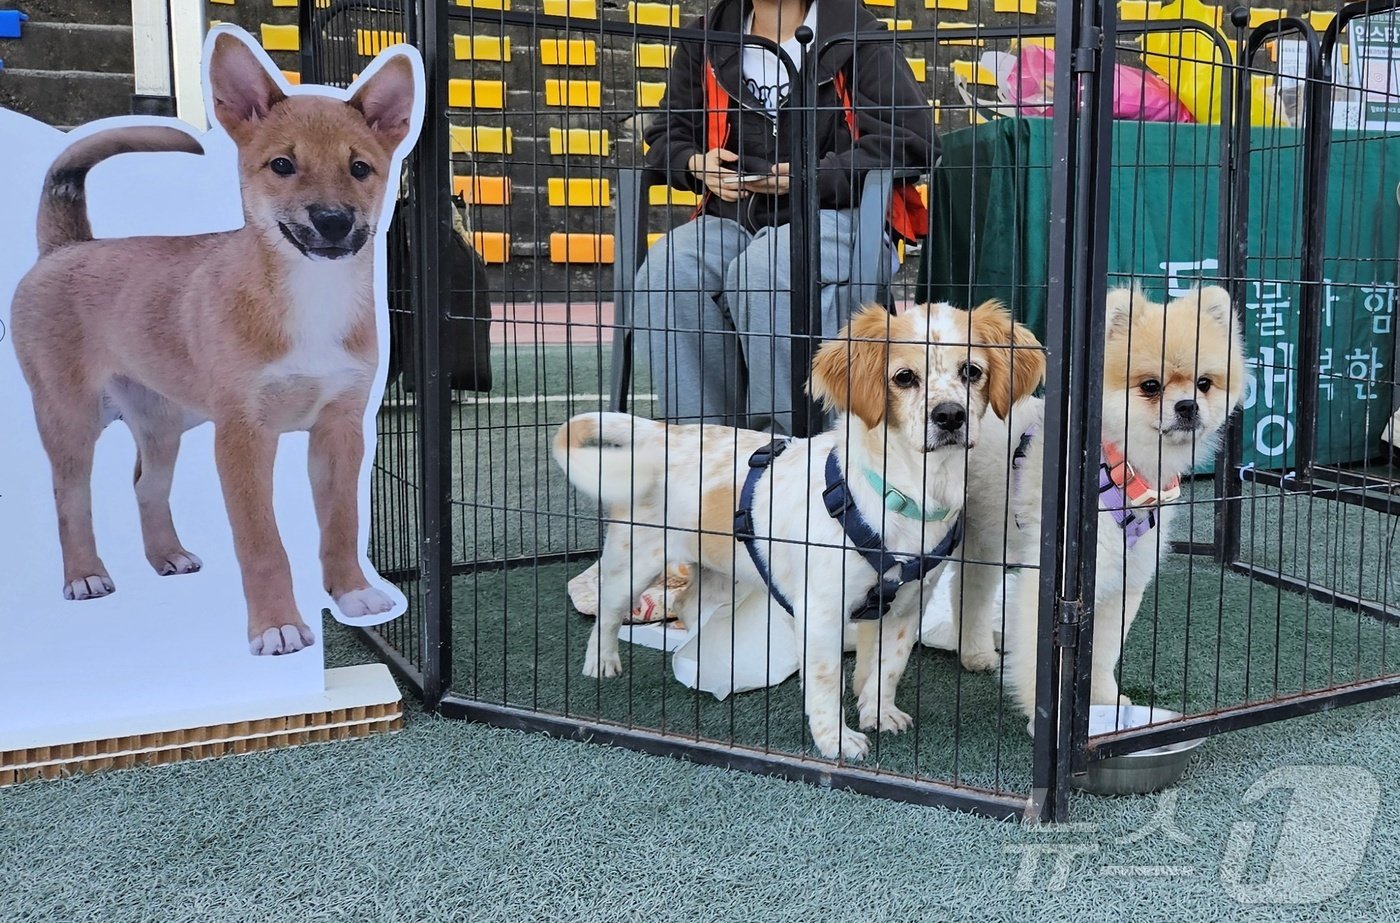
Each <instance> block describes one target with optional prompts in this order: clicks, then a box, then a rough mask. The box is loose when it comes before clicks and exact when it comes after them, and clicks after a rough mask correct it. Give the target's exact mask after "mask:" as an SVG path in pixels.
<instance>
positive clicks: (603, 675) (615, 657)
mask: <svg viewBox="0 0 1400 923" xmlns="http://www.w3.org/2000/svg"><path fill="white" fill-rule="evenodd" d="M583 675H584V676H587V677H588V678H589V679H612V678H613V677H614V676H621V675H622V655H621V654H619V653H612V654H604V655H602V656H601V657H588V658H585V659H584V662H583Z"/></svg>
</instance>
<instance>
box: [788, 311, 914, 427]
mask: <svg viewBox="0 0 1400 923" xmlns="http://www.w3.org/2000/svg"><path fill="white" fill-rule="evenodd" d="M893 319H894V318H893V315H891V314H890V312H889V311H888V310H886V309H885V307H884V305H879V304H868V305H866V306H865V307H863V308H861V309H860V310H859V311H857V312H856V313H855V315H854V316H853V317H852V318H851V322H850V324H848V325H847V326H846V327H844V328H843V329H842V330H841V332H840V333H838V334H837V335H836V336H835V338H833V339H830V340H827V341H826V342H825V343H823V344H822V345H821V348H820V349H818V350H817V355H816V358H814V359H813V360H812V377H811V379H810V380H809V381H808V382H807V393H808V394H810V395H812V397H814V398H816V399H817V400H818V401H821V403H822V405H823V406H825V407H827V408H828V409H832V410H839V411H842V412H845V413H850V414H854V415H855V416H857V417H859V418H860V421H861V422H862V423H864V424H865V425H866V426H868V427H871V428H874V427H876V426H879V425H880V423H882V422H883V421H884V419H885V401H886V396H887V394H888V391H887V389H886V386H885V379H886V377H887V371H888V370H887V369H886V368H885V366H886V365H887V363H888V361H889V338H890V322H891V321H892V320H893Z"/></svg>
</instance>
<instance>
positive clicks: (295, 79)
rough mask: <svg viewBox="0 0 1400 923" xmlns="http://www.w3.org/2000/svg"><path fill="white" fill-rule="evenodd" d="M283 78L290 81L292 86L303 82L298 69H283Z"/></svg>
mask: <svg viewBox="0 0 1400 923" xmlns="http://www.w3.org/2000/svg"><path fill="white" fill-rule="evenodd" d="M282 79H283V80H285V81H287V82H288V83H290V84H291V85H292V86H296V85H298V84H300V83H301V74H300V73H299V72H297V71H283V72H282Z"/></svg>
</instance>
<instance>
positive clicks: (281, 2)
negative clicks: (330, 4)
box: [272, 0, 325, 9]
mask: <svg viewBox="0 0 1400 923" xmlns="http://www.w3.org/2000/svg"><path fill="white" fill-rule="evenodd" d="M272 5H273V6H288V7H291V8H292V9H296V5H297V0H272ZM317 5H318V6H325V4H323V3H322V4H317Z"/></svg>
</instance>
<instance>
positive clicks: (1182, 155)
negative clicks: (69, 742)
mask: <svg viewBox="0 0 1400 923" xmlns="http://www.w3.org/2000/svg"><path fill="white" fill-rule="evenodd" d="M1301 141H1302V137H1301V132H1299V131H1296V130H1293V129H1272V128H1271V129H1255V130H1254V132H1253V135H1252V138H1251V142H1250V144H1251V155H1250V162H1249V171H1250V203H1249V241H1248V253H1249V259H1248V263H1247V266H1246V273H1247V278H1248V280H1249V281H1248V282H1247V283H1246V285H1245V292H1246V302H1245V304H1244V306H1243V307H1244V311H1243V316H1244V325H1245V331H1246V341H1247V349H1246V355H1247V358H1248V364H1249V370H1250V372H1251V374H1252V379H1253V380H1252V381H1251V382H1250V384H1249V386H1248V388H1247V391H1246V397H1245V408H1246V410H1245V425H1246V440H1245V442H1246V449H1245V457H1244V462H1245V464H1254V465H1257V466H1259V467H1267V468H1283V467H1288V466H1291V465H1292V464H1293V463H1294V460H1293V447H1294V443H1295V441H1296V439H1295V436H1296V434H1295V431H1294V429H1295V425H1294V417H1295V411H1296V404H1297V375H1296V371H1295V370H1296V368H1297V355H1296V349H1297V342H1298V304H1299V286H1298V285H1297V283H1296V280H1297V279H1298V276H1299V254H1300V252H1301V246H1302V241H1301V231H1300V228H1301V218H1302V208H1301V204H1302V194H1301V187H1300V177H1299V175H1298V165H1299V163H1300V162H1301V159H1302V149H1301V147H1300V144H1301ZM1051 142H1052V131H1051V123H1050V122H1049V120H1046V119H998V120H994V121H991V122H988V123H986V124H983V125H979V126H975V127H972V128H968V129H964V130H961V131H957V132H952V133H949V134H948V135H945V136H944V138H943V158H942V161H941V163H940V165H939V167H938V168H937V169H936V170H935V171H934V175H933V197H932V198H933V208H934V212H935V214H934V223H935V224H934V234H933V237H932V238H931V239H930V240H929V241H927V243H926V245H925V247H924V254H923V258H922V261H921V263H920V267H919V277H918V286H917V297H918V298H919V300H921V301H923V300H940V301H949V302H951V303H953V304H958V305H974V304H978V303H980V302H981V301H983V300H985V299H988V298H998V299H1001V300H1003V301H1005V302H1006V303H1008V304H1009V305H1011V306H1012V308H1013V310H1015V312H1016V314H1017V317H1018V318H1020V319H1022V320H1024V321H1025V322H1026V323H1028V324H1030V326H1031V327H1032V329H1034V330H1036V332H1037V333H1038V334H1040V333H1043V331H1044V328H1045V301H1046V294H1047V291H1046V272H1047V255H1048V252H1047V251H1048V246H1049V225H1048V217H1049V206H1050V186H1051V175H1050V152H1051ZM1330 153H1331V160H1330V165H1329V187H1328V204H1327V236H1326V247H1325V249H1324V257H1325V261H1324V274H1325V277H1326V278H1327V280H1328V283H1327V285H1326V286H1325V299H1326V311H1325V313H1324V317H1323V323H1324V327H1323V333H1322V352H1321V368H1322V380H1321V382H1320V388H1319V391H1320V394H1321V397H1322V402H1321V404H1320V409H1319V415H1318V424H1317V426H1318V433H1317V458H1316V460H1317V461H1318V462H1321V463H1324V464H1333V463H1336V464H1343V463H1349V462H1357V461H1362V460H1365V459H1368V458H1372V457H1374V456H1375V455H1376V454H1377V451H1378V448H1379V442H1378V437H1379V433H1380V431H1381V429H1382V427H1384V425H1385V422H1386V419H1387V418H1388V417H1389V415H1390V413H1391V411H1392V406H1391V401H1392V388H1391V383H1392V382H1393V381H1394V380H1395V370H1394V368H1393V365H1394V364H1395V336H1396V334H1395V323H1396V313H1397V309H1396V303H1395V302H1396V298H1395V284H1396V233H1397V223H1400V207H1398V206H1397V203H1396V187H1397V184H1400V136H1379V135H1374V134H1372V135H1366V134H1361V133H1356V132H1335V133H1334V135H1333V140H1332V145H1331V152H1330ZM1219 161H1220V128H1219V126H1205V125H1172V124H1161V123H1141V122H1118V123H1115V125H1114V142H1113V161H1112V168H1111V174H1112V175H1111V184H1112V188H1111V190H1110V200H1109V210H1110V227H1109V232H1108V266H1109V272H1110V276H1109V284H1110V285H1126V284H1129V282H1130V281H1136V282H1137V284H1139V285H1140V286H1142V287H1143V288H1144V289H1145V290H1146V292H1147V293H1148V295H1149V296H1151V297H1153V298H1154V299H1159V300H1160V299H1161V298H1163V297H1164V296H1165V295H1167V294H1168V293H1169V292H1171V293H1173V294H1178V293H1180V292H1181V291H1183V290H1184V289H1186V288H1189V287H1190V286H1191V285H1192V284H1194V283H1195V282H1197V281H1204V282H1216V281H1219V274H1220V270H1219V266H1220V258H1221V254H1220V253H1218V252H1217V250H1218V233H1219V230H1218V229H1219V221H1220V217H1219V211H1218V204H1217V203H1218V200H1219V191H1220V190H1219V185H1218V184H1219V179H1220V170H1219ZM1237 307H1238V306H1237Z"/></svg>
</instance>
